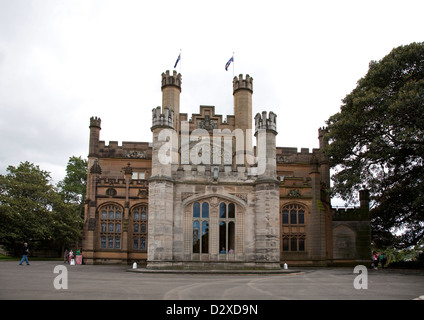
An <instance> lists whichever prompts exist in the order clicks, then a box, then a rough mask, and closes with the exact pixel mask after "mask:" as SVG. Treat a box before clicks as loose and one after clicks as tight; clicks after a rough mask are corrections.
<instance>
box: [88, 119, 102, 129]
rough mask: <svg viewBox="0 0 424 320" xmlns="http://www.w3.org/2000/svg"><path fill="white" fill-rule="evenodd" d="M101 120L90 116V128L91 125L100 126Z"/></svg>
mask: <svg viewBox="0 0 424 320" xmlns="http://www.w3.org/2000/svg"><path fill="white" fill-rule="evenodd" d="M101 122H102V120H101V119H100V118H98V117H91V118H90V128H91V127H96V128H100V124H101Z"/></svg>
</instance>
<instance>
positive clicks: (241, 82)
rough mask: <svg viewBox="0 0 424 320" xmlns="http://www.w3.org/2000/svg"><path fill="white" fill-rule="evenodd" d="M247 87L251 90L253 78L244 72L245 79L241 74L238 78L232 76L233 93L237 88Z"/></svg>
mask: <svg viewBox="0 0 424 320" xmlns="http://www.w3.org/2000/svg"><path fill="white" fill-rule="evenodd" d="M241 89H247V90H249V91H251V92H253V78H252V77H250V76H249V75H248V74H246V79H243V75H242V74H240V75H239V77H238V79H237V77H234V79H233V94H235V93H236V92H237V91H238V90H241Z"/></svg>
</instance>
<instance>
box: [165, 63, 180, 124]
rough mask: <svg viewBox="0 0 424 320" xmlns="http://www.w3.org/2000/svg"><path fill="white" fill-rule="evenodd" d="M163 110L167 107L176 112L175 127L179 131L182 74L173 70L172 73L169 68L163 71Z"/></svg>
mask: <svg viewBox="0 0 424 320" xmlns="http://www.w3.org/2000/svg"><path fill="white" fill-rule="evenodd" d="M161 89H162V112H163V113H164V112H165V110H164V109H165V108H168V109H169V110H171V111H173V112H174V119H173V121H174V125H173V127H174V129H175V130H176V131H177V132H179V129H180V123H179V122H180V93H181V74H180V73H178V74H177V71H175V70H174V71H173V73H172V75H171V74H170V73H169V70H167V71H166V73H162V87H161Z"/></svg>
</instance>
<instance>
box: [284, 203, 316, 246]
mask: <svg viewBox="0 0 424 320" xmlns="http://www.w3.org/2000/svg"><path fill="white" fill-rule="evenodd" d="M285 211H286V212H287V214H286V215H285V213H284V212H285ZM293 211H294V214H293ZM299 212H301V213H299ZM307 213H309V209H308V206H307V205H306V204H303V203H299V202H288V203H285V204H283V205H281V207H280V219H281V222H280V223H281V224H280V226H281V235H280V239H281V248H280V249H281V253H288V252H306V251H307V241H306V224H307V222H306V220H307V217H306V216H307ZM293 217H294V218H295V223H293V222H294V221H293V220H294V219H293ZM299 221H301V222H303V223H299ZM286 229H288V231H285V230H286Z"/></svg>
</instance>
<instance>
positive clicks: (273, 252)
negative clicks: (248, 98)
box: [254, 111, 280, 269]
mask: <svg viewBox="0 0 424 320" xmlns="http://www.w3.org/2000/svg"><path fill="white" fill-rule="evenodd" d="M276 136H277V116H276V114H274V113H273V112H270V113H269V114H268V116H267V113H266V112H265V111H264V112H262V114H259V113H258V114H256V116H255V137H256V146H257V157H258V164H257V166H258V167H257V170H258V171H257V174H258V175H257V179H256V181H255V183H254V187H255V188H254V190H255V197H256V199H255V226H256V235H255V239H256V244H255V251H256V257H255V259H256V264H257V265H260V264H263V265H264V267H265V268H272V269H273V268H276V269H278V268H279V267H280V239H279V238H280V216H279V201H280V193H279V181H278V180H277V177H276V175H277V170H276V169H277V161H276Z"/></svg>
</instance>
